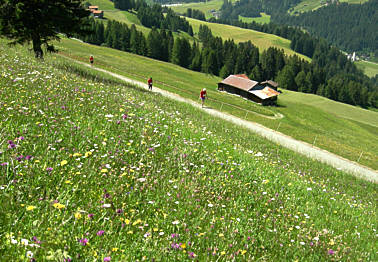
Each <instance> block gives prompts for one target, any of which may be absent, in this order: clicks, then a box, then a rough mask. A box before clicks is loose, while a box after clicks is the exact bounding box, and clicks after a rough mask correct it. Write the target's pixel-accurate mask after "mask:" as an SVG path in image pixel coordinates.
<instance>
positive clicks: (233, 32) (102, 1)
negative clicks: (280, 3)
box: [91, 0, 309, 60]
mask: <svg viewBox="0 0 378 262" xmlns="http://www.w3.org/2000/svg"><path fill="white" fill-rule="evenodd" d="M91 3H92V4H96V5H98V6H99V8H100V9H102V10H110V12H106V11H105V17H106V18H108V19H114V20H117V21H120V22H124V23H126V24H128V25H131V24H133V23H135V24H136V26H137V29H138V30H141V31H142V32H143V33H144V34H145V35H147V34H148V32H149V31H150V29H149V28H146V27H144V26H142V25H140V22H139V21H138V18H137V17H136V15H135V14H132V13H130V12H126V11H121V10H118V9H115V8H114V5H113V4H112V3H111V1H110V0H94V1H91ZM172 9H173V10H175V8H172ZM186 19H187V20H188V21H189V23H190V25H192V27H193V31H194V33H198V29H199V26H200V25H201V24H202V25H207V26H208V27H209V28H210V29H211V30H212V32H213V34H214V35H215V36H220V37H222V38H223V39H224V40H227V39H230V38H232V39H234V40H235V42H246V41H249V40H250V41H251V42H252V43H253V44H254V45H256V46H257V47H258V48H259V49H260V52H262V51H263V50H265V49H267V48H268V47H269V46H274V47H277V48H279V49H283V50H284V51H285V53H286V54H288V55H293V54H296V55H298V56H299V57H301V58H304V59H306V60H309V58H308V57H306V56H304V55H301V54H298V53H296V52H294V51H293V50H291V49H290V41H289V40H287V39H284V38H281V37H278V36H275V35H272V34H266V33H262V32H257V31H254V30H248V29H242V28H239V27H235V26H228V25H221V24H214V23H207V22H203V21H199V20H196V19H191V18H186ZM174 35H177V33H174ZM179 35H180V36H183V35H185V37H187V36H186V34H183V33H181V34H179Z"/></svg>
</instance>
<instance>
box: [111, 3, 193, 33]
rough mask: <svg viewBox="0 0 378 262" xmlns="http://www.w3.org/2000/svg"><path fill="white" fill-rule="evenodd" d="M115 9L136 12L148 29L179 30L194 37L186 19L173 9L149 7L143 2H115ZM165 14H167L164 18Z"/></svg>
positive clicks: (158, 5) (157, 5)
mask: <svg viewBox="0 0 378 262" xmlns="http://www.w3.org/2000/svg"><path fill="white" fill-rule="evenodd" d="M114 7H115V8H118V9H120V10H125V11H128V10H135V11H137V17H138V19H139V21H140V22H141V24H142V25H144V26H145V27H148V28H152V27H156V28H160V29H168V30H171V31H173V32H177V31H179V30H181V31H183V32H186V33H188V34H189V35H191V36H193V28H192V26H191V25H190V24H189V22H188V21H186V20H185V19H184V18H181V17H180V16H178V15H176V14H175V13H174V12H173V10H172V9H170V8H163V7H162V6H161V5H160V4H157V3H154V4H153V5H151V6H150V5H148V4H147V3H146V2H145V1H143V0H136V1H134V0H114ZM163 13H166V15H165V16H164V14H163Z"/></svg>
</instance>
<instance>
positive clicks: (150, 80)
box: [147, 77, 152, 91]
mask: <svg viewBox="0 0 378 262" xmlns="http://www.w3.org/2000/svg"><path fill="white" fill-rule="evenodd" d="M147 83H148V90H151V91H152V77H150V78H148V80H147Z"/></svg>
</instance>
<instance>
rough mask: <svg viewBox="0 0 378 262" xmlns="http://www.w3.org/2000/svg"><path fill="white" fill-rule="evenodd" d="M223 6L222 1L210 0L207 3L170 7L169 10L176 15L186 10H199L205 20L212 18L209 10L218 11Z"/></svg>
mask: <svg viewBox="0 0 378 262" xmlns="http://www.w3.org/2000/svg"><path fill="white" fill-rule="evenodd" d="M222 4H223V1H222V0H212V1H207V2H197V3H196V2H194V3H186V4H182V5H179V6H171V7H170V8H171V9H172V10H173V11H175V12H176V13H180V14H184V13H185V12H186V10H187V9H188V8H192V9H197V10H201V11H202V12H203V13H204V14H205V16H206V19H208V18H210V17H213V15H212V14H211V12H210V11H211V10H213V9H214V10H216V11H218V10H219V9H220V8H221V6H222Z"/></svg>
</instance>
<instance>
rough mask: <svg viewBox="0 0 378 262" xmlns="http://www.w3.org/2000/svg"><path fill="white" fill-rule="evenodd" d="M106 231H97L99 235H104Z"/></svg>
mask: <svg viewBox="0 0 378 262" xmlns="http://www.w3.org/2000/svg"><path fill="white" fill-rule="evenodd" d="M104 233H105V231H104V230H100V231H98V232H97V235H98V236H102V235H103V234H104Z"/></svg>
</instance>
